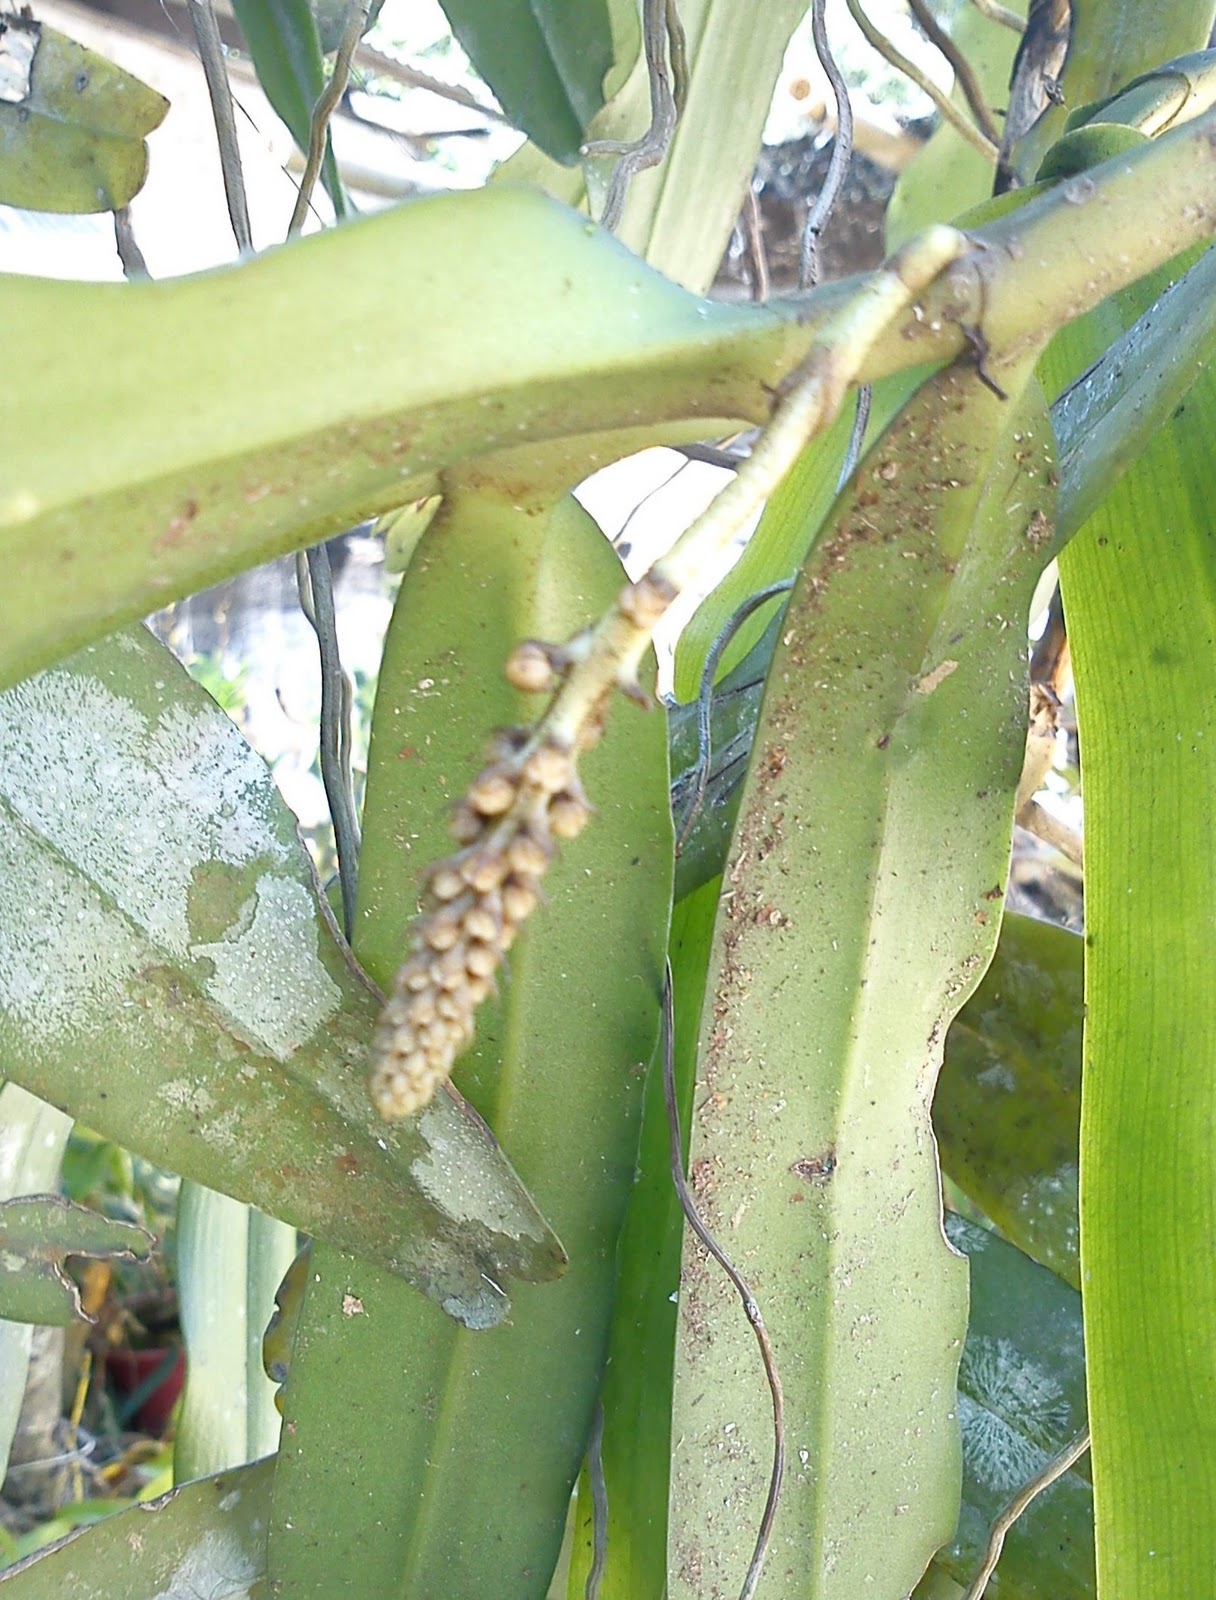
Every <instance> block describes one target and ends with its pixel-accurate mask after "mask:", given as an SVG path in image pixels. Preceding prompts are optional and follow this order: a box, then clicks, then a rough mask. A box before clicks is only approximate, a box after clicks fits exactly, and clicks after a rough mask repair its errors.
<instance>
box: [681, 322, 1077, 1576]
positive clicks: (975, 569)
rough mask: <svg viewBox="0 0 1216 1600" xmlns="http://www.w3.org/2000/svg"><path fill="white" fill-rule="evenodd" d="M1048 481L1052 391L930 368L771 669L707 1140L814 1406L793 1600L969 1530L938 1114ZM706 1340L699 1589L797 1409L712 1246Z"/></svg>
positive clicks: (797, 1526) (695, 1519)
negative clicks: (775, 1417) (768, 1369)
mask: <svg viewBox="0 0 1216 1600" xmlns="http://www.w3.org/2000/svg"><path fill="white" fill-rule="evenodd" d="M1031 354H1033V352H1031ZM1027 377H1028V373H1027V370H1026V367H1025V366H1024V365H1023V366H1022V368H1021V369H1020V370H1014V371H1013V372H1011V373H1008V374H1006V375H1005V377H1004V379H1002V380H1001V381H1003V382H1006V383H1007V384H1008V386H1009V387H1011V388H1013V389H1014V390H1015V391H1020V390H1022V389H1023V387H1024V386H1025V384H1026V381H1027ZM926 440H932V441H933V450H932V455H931V457H930V458H929V459H928V460H926V451H925V441H926ZM1050 479H1051V472H1050V424H1049V422H1048V419H1047V415H1046V411H1045V408H1044V407H1043V404H1042V400H1041V397H1040V396H1039V394H1038V391H1037V389H1036V388H1034V387H1031V389H1030V390H1028V391H1027V392H1026V394H1025V396H1024V398H1023V399H1021V400H1015V401H1011V402H1006V401H1003V400H998V399H997V398H996V397H995V396H994V395H993V394H992V393H991V391H990V390H988V389H987V388H985V387H984V385H983V383H982V382H981V380H980V378H979V376H978V375H977V373H976V372H975V370H974V368H970V367H965V366H959V367H955V368H952V369H950V370H948V371H947V372H944V373H942V374H940V375H939V376H938V377H936V378H934V379H931V380H930V381H929V382H928V383H926V384H925V385H924V386H923V387H922V389H921V390H920V391H919V392H918V394H917V396H916V397H915V398H914V399H913V400H912V401H911V402H910V403H909V404H908V405H907V406H906V407H905V408H904V410H903V411H902V412H901V414H900V416H899V417H898V418H897V420H896V421H895V422H894V423H893V424H892V426H891V428H890V429H889V430H888V431H887V433H886V434H885V435H884V437H883V438H882V439H881V440H880V441H879V442H878V443H877V444H876V445H875V447H874V449H873V450H872V451H871V453H870V455H869V456H868V457H867V459H866V462H865V463H864V465H863V468H862V470H861V471H860V472H859V474H858V475H857V478H856V480H855V484H854V486H853V488H852V489H851V491H850V492H849V493H847V494H846V495H845V497H844V498H843V500H842V501H841V502H840V504H839V507H838V509H837V514H836V517H835V519H834V522H833V525H832V527H831V529H830V530H828V531H827V532H826V533H825V535H824V536H823V538H822V539H821V541H820V543H819V544H818V545H817V547H816V550H815V552H814V554H813V556H812V559H811V561H810V563H809V564H808V566H807V568H806V569H805V571H804V573H803V575H802V578H801V580H800V582H799V585H798V587H797V588H796V589H795V593H794V596H793V599H792V600H791V603H790V608H789V610H788V611H787V613H786V616H785V619H784V622H783V626H782V633H781V639H780V642H779V644H778V647H777V650H776V653H775V655H774V659H773V666H772V669H771V671H770V674H769V679H768V687H767V691H766V695H765V700H764V705H763V708H762V712H761V719H760V724H759V728H758V731H757V739H756V747H755V752H754V755H753V759H752V767H751V771H750V773H749V776H748V782H747V788H746V790H745V795H744V801H743V806H742V808H741V810H740V815H739V822H738V825H737V828H736V833H735V839H734V844H733V847H732V852H731V857H730V862H729V865H728V868H727V874H726V886H727V890H728V893H726V894H725V895H724V896H723V900H722V907H721V910H720V912H719V919H718V927H717V931H716V934H715V951H714V958H713V965H712V968H711V978H710V985H709V992H708V998H707V1003H706V1007H705V1010H704V1013H703V1016H702V1023H701V1059H700V1063H699V1067H698V1082H699V1086H701V1085H703V1087H699V1090H698V1095H697V1114H696V1117H695V1120H694V1124H693V1135H692V1146H691V1153H690V1154H691V1170H692V1172H693V1174H694V1187H695V1188H696V1192H697V1193H698V1195H699V1196H700V1198H701V1201H702V1208H703V1210H704V1211H705V1212H706V1213H707V1220H708V1221H709V1223H710V1225H711V1227H712V1228H713V1229H714V1231H715V1232H716V1233H718V1235H719V1236H720V1237H721V1238H722V1240H723V1242H724V1244H725V1246H726V1248H727V1249H728V1251H729V1253H730V1254H731V1255H732V1256H734V1257H735V1258H736V1259H737V1260H738V1261H739V1262H740V1265H741V1268H742V1270H743V1271H744V1273H745V1276H746V1277H747V1278H748V1281H749V1283H750V1285H751V1287H752V1289H753V1292H754V1293H755V1295H756V1298H757V1300H758V1302H759V1304H760V1306H761V1309H762V1311H763V1314H764V1317H765V1320H766V1322H767V1325H768V1328H769V1332H770V1335H771V1338H772V1341H773V1346H774V1350H775V1355H776V1362H777V1366H778V1369H779V1370H780V1372H781V1377H782V1381H783V1385H784V1390H785V1430H786V1443H787V1448H788V1451H789V1460H790V1466H789V1471H788V1474H787V1481H786V1488H785V1496H784V1500H783V1502H782V1504H781V1507H780V1509H779V1511H778V1514H777V1520H776V1524H775V1527H774V1531H773V1541H774V1542H773V1547H772V1552H771V1554H770V1557H769V1560H768V1564H767V1566H766V1568H765V1572H764V1587H765V1590H766V1591H767V1592H768V1593H770V1594H771V1595H773V1596H775V1597H779V1596H781V1595H783V1594H790V1595H795V1594H797V1595H799V1596H807V1595H811V1596H821V1595H822V1596H836V1595H852V1594H854V1593H860V1592H862V1591H863V1589H864V1590H865V1592H867V1593H873V1594H874V1595H875V1596H876V1600H877V1597H878V1596H891V1597H896V1596H902V1595H904V1594H906V1593H907V1592H908V1591H909V1590H910V1589H911V1587H912V1586H913V1585H914V1584H915V1582H916V1580H917V1579H918V1578H919V1576H920V1574H921V1572H922V1571H923V1569H924V1567H925V1565H926V1564H927V1562H928V1560H929V1558H930V1556H931V1555H932V1553H933V1551H934V1549H935V1548H936V1547H937V1545H938V1544H940V1543H941V1542H942V1541H943V1540H944V1539H946V1538H948V1537H949V1535H950V1532H951V1530H952V1528H953V1526H954V1522H955V1519H956V1515H957V1495H958V1470H959V1466H958V1456H957V1453H956V1452H957V1433H956V1427H957V1424H956V1421H955V1416H954V1380H955V1371H956V1363H957V1359H958V1354H959V1350H960V1349H961V1345H962V1338H963V1333H964V1330H965V1326H966V1313H965V1301H966V1285H965V1281H963V1280H962V1278H961V1274H960V1272H959V1270H958V1269H959V1263H958V1261H957V1259H955V1258H952V1256H951V1253H950V1251H949V1249H948V1247H947V1245H946V1243H945V1241H944V1239H943V1237H942V1233H941V1214H940V1193H939V1185H938V1174H937V1163H936V1152H935V1147H934V1143H933V1137H932V1133H931V1129H930V1125H929V1102H930V1100H931V1097H932V1093H933V1086H934V1082H935V1079H936V1076H937V1071H938V1068H939V1066H940V1063H941V1057H942V1049H943V1044H944V1039H945V1032H946V1028H947V1026H948V1024H949V1021H950V1019H951V1017H952V1016H953V1015H954V1013H955V1012H956V1011H957V1010H958V1008H959V1006H960V1005H961V1004H962V1003H963V1001H964V1000H965V999H966V998H967V995H968V994H969V992H970V991H971V990H972V989H973V988H974V986H975V984H976V983H977V981H978V979H979V977H980V975H981V974H982V972H983V969H984V966H985V965H986V963H987V961H988V960H989V959H990V957H991V953H992V950H993V948H994V945H995V942H996V933H997V927H998V925H999V915H1000V903H1001V900H1002V897H1003V893H1004V884H1005V874H1006V870H1007V863H1008V850H1009V836H1010V830H1011V825H1012V810H1013V793H1014V788H1015V786H1016V782H1017V776H1018V773H1019V771H1020V769H1021V762H1022V752H1023V745H1024V727H1025V715H1026V712H1025V706H1026V700H1025V696H1026V682H1025V648H1024V643H1023V640H1024V627H1025V618H1026V612H1027V609H1028V606H1029V603H1030V596H1031V592H1032V589H1033V585H1034V582H1035V580H1036V578H1037V575H1038V573H1039V571H1040V569H1041V566H1042V563H1043V561H1044V559H1045V555H1046V550H1047V541H1048V537H1049V533H1050V526H1051V520H1050V519H1051V511H1052V504H1053V496H1052V492H1051V484H1050ZM679 1337H680V1342H679V1350H678V1356H677V1367H676V1385H675V1408H674V1420H673V1441H674V1444H673V1451H674V1454H673V1485H672V1526H671V1533H670V1552H671V1558H670V1583H671V1585H672V1593H673V1594H674V1595H680V1596H689V1597H691V1596H694V1595H695V1596H701V1595H710V1594H712V1593H714V1592H715V1591H716V1590H717V1591H722V1592H728V1591H729V1592H734V1591H737V1590H738V1588H739V1585H740V1582H741V1581H742V1577H743V1573H744V1571H745V1569H746V1567H747V1563H748V1557H749V1555H750V1553H751V1542H752V1539H753V1538H754V1533H755V1529H756V1527H757V1526H758V1524H759V1521H760V1514H761V1510H762V1507H763V1504H764V1499H765V1492H766V1489H767V1485H768V1476H769V1465H770V1458H771V1454H772V1428H773V1424H772V1416H771V1411H770V1404H769V1396H768V1393H767V1390H766V1386H765V1384H764V1382H763V1378H762V1374H761V1371H760V1366H759V1358H758V1355H757V1352H756V1350H755V1345H754V1341H753V1337H752V1331H751V1328H750V1327H749V1326H748V1323H747V1321H746V1319H745V1318H744V1317H743V1316H742V1314H741V1313H740V1312H739V1311H738V1309H737V1307H736V1305H735V1303H734V1297H733V1291H731V1290H730V1288H729V1285H727V1284H726V1283H725V1281H724V1279H723V1277H722V1275H721V1274H720V1272H719V1271H718V1269H717V1268H716V1266H715V1265H714V1264H713V1263H711V1262H709V1261H708V1259H707V1258H706V1257H705V1256H704V1254H703V1253H702V1252H701V1251H700V1250H699V1249H698V1248H697V1247H695V1246H693V1245H691V1244H686V1247H685V1257H684V1272H683V1280H682V1286H681V1318H680V1336H679ZM724 1507H725V1508H726V1510H725V1511H724V1509H723V1508H724Z"/></svg>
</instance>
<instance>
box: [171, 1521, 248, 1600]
mask: <svg viewBox="0 0 1216 1600" xmlns="http://www.w3.org/2000/svg"><path fill="white" fill-rule="evenodd" d="M264 1575H265V1574H264V1572H263V1570H262V1569H261V1567H260V1566H259V1564H258V1563H257V1562H255V1561H254V1559H253V1557H252V1556H251V1555H250V1554H249V1552H248V1551H247V1550H246V1549H244V1547H243V1546H242V1545H241V1542H240V1540H239V1539H238V1538H237V1537H236V1535H235V1534H231V1533H223V1532H221V1531H220V1530H219V1529H216V1528H209V1529H208V1530H207V1532H206V1533H204V1534H203V1535H202V1537H201V1538H200V1539H199V1540H198V1542H197V1544H194V1545H191V1547H190V1548H189V1549H188V1550H187V1551H186V1552H185V1554H184V1555H183V1556H182V1558H181V1560H180V1561H179V1562H178V1564H177V1566H176V1567H175V1568H174V1570H173V1573H172V1575H171V1576H170V1578H169V1584H168V1587H167V1588H165V1589H158V1590H157V1592H156V1594H154V1595H152V1596H151V1597H150V1600H200V1596H216V1597H217V1600H249V1591H250V1589H251V1588H252V1587H253V1585H254V1584H255V1583H256V1582H257V1581H258V1580H259V1579H260V1578H262V1577H263V1576H264Z"/></svg>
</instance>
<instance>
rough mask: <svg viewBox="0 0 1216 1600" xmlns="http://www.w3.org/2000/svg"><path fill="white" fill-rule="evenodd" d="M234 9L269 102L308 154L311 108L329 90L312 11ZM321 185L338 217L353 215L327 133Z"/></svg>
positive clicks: (267, 4)
mask: <svg viewBox="0 0 1216 1600" xmlns="http://www.w3.org/2000/svg"><path fill="white" fill-rule="evenodd" d="M232 10H233V14H234V15H235V17H236V20H237V22H238V23H239V25H240V29H241V32H242V33H243V34H244V36H245V43H246V44H247V45H248V46H249V54H250V56H251V57H252V59H253V65H254V68H255V69H256V71H257V75H258V82H259V83H260V84H261V85H262V88H263V89H264V90H265V91H266V98H267V99H268V100H269V101H270V103H271V105H272V106H273V107H274V109H275V111H276V112H277V113H278V114H279V116H280V117H281V118H282V119H283V121H284V122H285V123H286V124H287V127H288V130H289V131H290V133H291V136H292V138H293V139H294V140H295V142H296V144H297V145H298V146H299V147H300V149H301V150H303V151H307V149H308V145H309V140H310V137H311V133H312V112H313V107H314V106H315V105H316V103H317V101H318V100H319V99H320V97H321V91H322V90H323V89H324V87H325V62H324V60H323V59H322V55H321V40H320V35H319V34H318V32H317V23H316V18H315V17H314V16H313V12H312V7H311V6H310V5H309V3H308V0H232ZM321 181H322V183H324V185H325V192H326V193H327V194H328V195H329V198H330V199H331V200H332V201H333V206H334V212H335V214H336V215H337V216H338V217H345V216H348V215H350V214H351V205H350V201H349V200H348V199H347V197H346V190H345V189H344V188H343V187H342V179H341V177H340V176H339V175H338V163H337V162H336V161H335V160H334V150H333V142H332V140H331V139H330V138H329V136H328V134H327V135H326V140H325V158H324V161H323V162H322V164H321Z"/></svg>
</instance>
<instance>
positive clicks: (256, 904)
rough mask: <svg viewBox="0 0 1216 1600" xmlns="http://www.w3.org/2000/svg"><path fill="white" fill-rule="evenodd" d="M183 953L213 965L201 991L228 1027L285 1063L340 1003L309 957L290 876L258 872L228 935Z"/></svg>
mask: <svg viewBox="0 0 1216 1600" xmlns="http://www.w3.org/2000/svg"><path fill="white" fill-rule="evenodd" d="M191 953H192V954H193V955H196V956H206V957H207V958H208V959H209V960H210V961H211V962H212V965H213V968H214V971H213V974H212V976H211V977H210V978H209V979H207V981H206V983H205V985H204V987H205V989H206V992H207V994H208V995H209V996H210V998H211V1000H212V1001H213V1002H214V1004H215V1005H216V1007H217V1008H218V1009H219V1010H221V1011H223V1012H224V1013H225V1014H226V1015H227V1016H228V1017H229V1018H231V1020H232V1022H233V1023H234V1024H235V1025H236V1027H237V1028H238V1029H239V1030H240V1031H241V1032H242V1033H243V1034H245V1035H246V1036H247V1037H248V1038H251V1039H253V1040H254V1041H255V1042H256V1043H257V1044H259V1045H260V1046H261V1047H262V1048H263V1049H264V1050H266V1051H267V1052H268V1053H269V1054H270V1055H272V1056H274V1057H276V1059H277V1060H279V1061H286V1060H287V1059H288V1057H289V1056H290V1055H291V1053H292V1051H293V1050H295V1049H296V1048H297V1047H298V1046H299V1045H301V1044H303V1042H304V1041H305V1039H308V1038H310V1037H311V1036H312V1035H313V1034H314V1033H315V1032H316V1031H317V1029H318V1028H319V1027H320V1026H321V1024H322V1023H323V1022H324V1021H325V1020H326V1018H328V1017H330V1016H332V1015H333V1013H334V1012H335V1011H336V1010H337V1009H338V1007H339V1005H340V1004H341V1002H342V992H341V990H340V989H339V988H338V986H337V984H336V983H334V981H333V979H332V978H331V977H330V976H329V974H328V973H327V972H326V970H325V968H324V967H323V966H322V965H321V961H320V958H319V956H318V955H317V918H316V910H315V908H314V906H313V903H312V898H311V896H310V895H309V893H308V890H307V889H305V887H304V885H303V884H301V883H297V882H296V881H295V880H294V879H293V878H283V877H278V876H276V875H275V874H272V873H266V874H265V876H263V877H261V878H259V880H258V885H257V891H256V895H255V897H254V899H253V900H249V901H246V903H245V905H244V906H242V908H241V913H240V915H239V917H238V918H237V921H236V922H235V923H234V924H233V926H232V928H230V929H229V931H228V935H227V936H226V937H225V938H223V939H220V940H217V941H216V942H215V943H214V944H197V945H194V946H193V947H192V951H191Z"/></svg>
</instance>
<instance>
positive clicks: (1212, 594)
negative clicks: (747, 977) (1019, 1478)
mask: <svg viewBox="0 0 1216 1600" xmlns="http://www.w3.org/2000/svg"><path fill="white" fill-rule="evenodd" d="M1083 353H1084V352H1083V351H1077V350H1074V351H1073V359H1080V358H1082V357H1083ZM1214 420H1216V385H1214V384H1213V382H1212V379H1211V377H1210V375H1208V376H1205V378H1204V379H1203V380H1202V381H1201V383H1200V384H1198V385H1197V386H1196V387H1195V388H1194V389H1193V390H1192V392H1191V394H1190V395H1189V396H1188V397H1187V399H1186V401H1185V402H1184V403H1183V404H1182V405H1181V406H1180V407H1179V408H1178V411H1177V414H1176V416H1175V419H1174V422H1173V425H1172V426H1171V427H1170V428H1168V429H1163V430H1162V431H1161V432H1160V433H1159V434H1158V436H1157V437H1156V439H1154V441H1153V442H1152V443H1151V444H1150V446H1149V448H1148V449H1147V451H1146V452H1145V454H1144V455H1143V457H1142V458H1141V460H1140V461H1139V462H1138V463H1137V464H1136V466H1135V467H1133V468H1132V469H1131V470H1130V471H1129V472H1128V473H1127V475H1126V476H1125V477H1124V478H1123V480H1122V482H1121V483H1120V484H1119V485H1118V487H1117V488H1116V489H1115V490H1114V491H1113V492H1112V494H1111V495H1110V496H1109V497H1108V498H1107V500H1106V501H1105V502H1104V503H1103V504H1102V505H1101V506H1100V507H1099V508H1098V509H1097V511H1096V512H1095V513H1094V515H1093V517H1092V518H1091V519H1090V521H1089V523H1088V524H1087V526H1086V528H1085V529H1084V531H1083V532H1082V533H1081V534H1080V535H1079V536H1078V538H1077V539H1075V540H1074V541H1073V543H1072V545H1071V546H1070V547H1069V549H1068V550H1067V551H1066V552H1065V556H1064V559H1063V560H1062V562H1061V577H1062V581H1063V584H1064V595H1065V604H1066V607H1067V611H1068V617H1069V628H1070V637H1071V640H1072V645H1073V655H1074V661H1075V665H1076V672H1077V706H1078V718H1079V722H1080V730H1081V748H1082V753H1083V760H1084V763H1085V805H1086V822H1087V831H1086V917H1087V936H1086V937H1087V958H1086V1014H1087V1024H1086V1035H1085V1061H1084V1069H1083V1070H1084V1076H1083V1096H1082V1118H1081V1268H1082V1274H1083V1280H1084V1284H1085V1318H1086V1341H1087V1346H1088V1352H1089V1393H1090V1412H1091V1416H1092V1419H1093V1429H1094V1449H1093V1455H1094V1489H1095V1510H1096V1519H1097V1560H1098V1577H1099V1586H1100V1588H1102V1587H1103V1586H1105V1587H1106V1588H1108V1589H1109V1590H1110V1591H1111V1592H1112V1593H1122V1592H1127V1593H1129V1594H1135V1595H1136V1596H1137V1600H1157V1597H1164V1596H1166V1595H1171V1596H1172V1595H1176V1594H1179V1593H1201V1592H1205V1591H1206V1589H1207V1588H1208V1587H1210V1582H1211V1574H1212V1572H1213V1571H1214V1570H1216V1499H1214V1498H1213V1496H1214V1493H1216V1490H1214V1488H1213V1486H1214V1485H1216V1423H1214V1422H1213V1418H1214V1416H1216V1411H1214V1410H1213V1406H1212V1403H1211V1400H1212V1373H1213V1370H1216V1355H1214V1349H1216V1347H1214V1345H1213V1335H1212V1328H1213V1326H1214V1325H1216V1286H1214V1284H1213V1279H1212V1275H1211V1273H1210V1272H1209V1271H1207V1270H1206V1268H1205V1266H1204V1265H1203V1264H1204V1263H1206V1262H1208V1261H1209V1260H1210V1256H1211V1240H1212V1219H1213V1216H1214V1215H1216V1178H1214V1167H1213V1161H1212V1140H1213V1130H1214V1129H1216V1062H1214V1060H1213V1036H1212V1029H1211V1006H1210V973H1211V966H1212V960H1213V954H1214V950H1213V940H1212V919H1211V905H1212V900H1213V896H1214V895H1216V881H1214V873H1216V844H1214V841H1213V835H1212V804H1211V797H1212V793H1213V788H1214V785H1216V767H1214V763H1216V722H1214V720H1213V699H1212V691H1211V645H1212V639H1213V636H1214V630H1216V557H1214V555H1213V544H1212V533H1211V517H1210V511H1211V505H1212V500H1213V495H1214V494H1216V482H1214V480H1213V473H1212V459H1211V448H1210V439H1211V430H1212V427H1213V423H1214ZM1163 1263H1165V1264H1168V1270H1164V1268H1163Z"/></svg>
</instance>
